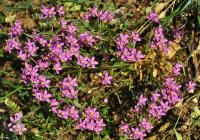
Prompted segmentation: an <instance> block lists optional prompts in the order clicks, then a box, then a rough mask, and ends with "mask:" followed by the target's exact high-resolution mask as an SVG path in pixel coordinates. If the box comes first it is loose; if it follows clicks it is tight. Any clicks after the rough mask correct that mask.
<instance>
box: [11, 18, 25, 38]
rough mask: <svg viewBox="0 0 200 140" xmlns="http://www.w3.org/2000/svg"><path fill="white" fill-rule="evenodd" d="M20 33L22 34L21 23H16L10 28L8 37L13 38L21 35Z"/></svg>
mask: <svg viewBox="0 0 200 140" xmlns="http://www.w3.org/2000/svg"><path fill="white" fill-rule="evenodd" d="M22 32H23V29H22V23H21V22H20V21H16V22H15V23H14V25H13V26H12V28H11V32H10V33H9V35H10V36H11V38H13V37H15V36H18V35H21V33H22Z"/></svg>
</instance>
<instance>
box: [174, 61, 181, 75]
mask: <svg viewBox="0 0 200 140" xmlns="http://www.w3.org/2000/svg"><path fill="white" fill-rule="evenodd" d="M182 68H183V65H182V64H180V63H176V64H175V65H174V67H173V69H172V74H173V75H174V76H178V75H180V74H181V69H182Z"/></svg>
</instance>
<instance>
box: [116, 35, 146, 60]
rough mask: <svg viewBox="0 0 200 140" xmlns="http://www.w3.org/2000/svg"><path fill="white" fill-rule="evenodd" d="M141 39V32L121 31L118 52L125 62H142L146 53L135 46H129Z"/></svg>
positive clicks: (117, 40)
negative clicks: (126, 32) (129, 32)
mask: <svg viewBox="0 0 200 140" xmlns="http://www.w3.org/2000/svg"><path fill="white" fill-rule="evenodd" d="M138 41H141V39H140V37H139V34H138V33H136V32H132V33H131V35H129V34H123V33H121V34H120V35H119V37H118V38H117V39H116V43H117V48H118V54H119V56H120V58H121V60H122V61H125V62H140V61H141V60H142V59H143V58H144V55H143V54H142V53H141V51H140V50H136V49H135V48H129V47H128V45H129V44H131V43H132V44H135V43H136V42H138Z"/></svg>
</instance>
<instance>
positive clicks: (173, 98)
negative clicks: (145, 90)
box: [120, 77, 182, 140]
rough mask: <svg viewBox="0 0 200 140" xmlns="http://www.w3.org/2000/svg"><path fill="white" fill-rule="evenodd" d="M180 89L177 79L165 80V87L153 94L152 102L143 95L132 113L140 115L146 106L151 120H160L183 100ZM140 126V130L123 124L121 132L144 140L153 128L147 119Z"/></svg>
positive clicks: (132, 137)
mask: <svg viewBox="0 0 200 140" xmlns="http://www.w3.org/2000/svg"><path fill="white" fill-rule="evenodd" d="M180 88H181V85H179V84H178V83H177V82H176V80H175V78H171V77H169V78H165V79H164V82H163V87H162V88H161V89H160V90H157V91H155V92H153V93H152V95H151V98H150V100H148V98H146V97H145V96H144V95H143V94H141V95H140V96H139V98H138V99H137V103H136V105H135V106H134V108H133V109H132V111H133V112H134V113H135V114H139V113H140V112H142V111H143V109H144V107H145V106H146V107H147V113H148V116H149V118H154V119H160V118H161V117H162V116H165V115H166V113H167V111H168V110H170V109H172V108H173V107H174V105H175V104H176V103H177V102H178V101H180V100H181V99H182V95H181V91H180ZM132 117H134V116H132ZM138 126H139V127H140V128H138V127H136V128H135V127H133V126H131V125H129V124H127V123H124V122H122V123H121V127H120V131H121V132H122V133H123V134H126V135H127V136H129V138H131V139H141V140H143V139H144V137H145V136H146V135H147V133H150V131H151V129H152V128H153V126H151V125H150V123H149V122H148V121H147V120H146V119H145V118H144V119H143V120H142V121H140V123H139V125H138Z"/></svg>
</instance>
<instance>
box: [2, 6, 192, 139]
mask: <svg viewBox="0 0 200 140" xmlns="http://www.w3.org/2000/svg"><path fill="white" fill-rule="evenodd" d="M57 17H59V18H57ZM53 18H56V19H57V20H58V21H59V25H58V28H59V30H56V32H55V31H54V30H52V31H53V34H50V33H48V32H46V33H44V34H43V33H42V32H45V31H44V30H42V32H40V31H39V30H36V29H33V31H32V33H31V34H30V36H31V37H27V38H26V40H25V41H21V40H20V36H21V34H23V33H24V32H25V31H24V30H23V29H22V24H21V23H20V22H19V21H16V22H15V23H14V25H13V27H12V28H11V30H10V33H9V39H8V40H7V41H6V47H5V48H4V49H5V51H6V52H8V53H12V54H16V56H17V57H18V58H19V59H20V62H21V64H22V65H23V69H22V74H21V79H22V81H23V82H24V83H25V84H26V85H27V86H30V87H31V89H32V93H33V97H34V98H35V100H36V101H37V102H38V103H39V104H40V103H41V102H43V103H47V104H49V107H50V110H51V111H52V112H53V114H55V115H56V116H57V117H59V118H62V119H64V120H65V119H70V120H72V121H73V123H74V124H75V128H76V129H78V130H81V131H84V130H86V131H88V130H89V131H90V132H96V133H98V134H99V133H101V132H102V131H103V129H104V128H105V126H106V121H104V119H106V118H103V117H102V116H101V114H100V113H101V110H100V109H99V108H98V107H96V106H95V105H89V104H87V103H86V106H82V105H83V104H84V103H80V102H81V101H82V97H81V96H80V95H81V94H83V93H82V92H83V90H82V88H83V87H84V86H86V85H89V84H85V85H84V84H83V83H82V82H83V80H82V79H81V75H82V74H85V73H87V72H88V71H89V72H90V71H92V72H94V73H96V72H97V71H101V72H102V73H103V75H102V76H101V77H100V80H101V84H100V85H101V86H102V87H103V88H108V87H112V85H115V86H116V85H117V84H115V80H114V79H115V77H114V74H113V73H114V71H115V70H114V69H112V71H111V70H108V69H109V66H108V67H105V68H104V67H103V68H102V66H103V65H104V64H105V63H106V64H109V65H110V64H111V65H112V64H113V63H115V62H117V63H120V64H130V66H133V65H135V68H134V70H133V68H132V67H130V71H135V69H137V66H141V64H142V62H143V61H145V59H146V56H147V55H146V51H145V50H144V49H143V48H142V47H141V46H140V43H142V42H143V41H144V40H143V35H142V34H140V32H137V31H136V30H130V31H124V32H120V33H117V35H116V38H114V37H113V38H109V39H108V40H109V41H111V43H110V44H111V46H110V44H109V45H107V46H106V49H105V50H104V49H102V48H101V47H102V46H101V45H102V44H103V45H104V43H105V42H106V41H107V40H106V39H107V35H105V36H104V33H103V32H100V33H99V32H95V30H96V29H94V30H91V29H89V28H84V29H83V28H81V27H79V26H80V23H79V24H77V23H76V22H72V21H69V20H66V19H65V8H64V6H58V7H54V6H42V8H41V15H40V17H39V19H41V20H42V21H44V22H49V21H50V20H51V19H53ZM114 18H116V17H115V14H114V13H112V12H110V11H105V10H100V9H98V8H97V7H94V8H92V9H89V11H88V12H86V14H85V15H84V16H83V19H81V21H83V22H89V23H91V22H93V21H94V20H96V21H97V23H101V26H102V25H105V24H106V25H109V24H110V22H111V21H112V20H113V19H114ZM147 19H149V21H151V22H154V23H155V24H156V26H157V27H155V29H154V35H153V38H152V42H151V44H150V47H149V48H148V49H151V51H155V52H156V53H159V52H162V53H163V52H164V53H168V52H169V51H170V44H171V41H170V40H168V39H167V38H166V37H165V34H164V28H163V27H162V25H159V23H160V21H159V20H158V15H157V14H156V13H155V12H151V13H150V14H149V15H148V16H147ZM89 25H90V24H89ZM91 26H92V24H91ZM46 34H48V35H46ZM99 36H100V37H99ZM101 38H102V39H101ZM174 38H178V39H181V38H182V33H181V32H179V31H177V32H174ZM104 39H105V40H106V41H105V42H104ZM106 43H108V42H106ZM112 47H113V48H112ZM112 49H113V50H112ZM100 51H102V52H101V53H98V52H100ZM112 52H114V53H112ZM118 59H119V60H118ZM116 60H117V61H116ZM118 61H119V62H118ZM111 67H112V66H111ZM123 68H124V69H125V67H123ZM182 68H183V65H182V64H181V63H175V65H174V67H173V68H172V72H171V73H170V74H169V77H164V78H163V79H161V81H162V82H161V87H158V88H157V89H156V90H155V91H152V92H151V93H150V95H149V96H147V95H146V94H147V93H146V92H140V94H139V96H137V98H136V103H135V105H134V106H133V107H132V108H131V109H130V110H131V113H132V114H134V115H133V118H129V119H123V120H122V121H121V126H120V128H119V129H120V132H121V133H123V134H125V135H128V137H129V138H130V139H144V138H145V136H147V134H148V133H150V132H151V130H152V129H153V127H154V126H153V123H152V122H151V120H152V119H154V120H159V119H161V118H162V117H163V116H165V115H166V114H167V111H168V110H170V109H172V108H173V107H174V106H175V104H176V103H177V102H179V101H180V100H181V99H182V96H183V95H182V92H181V84H180V83H179V82H178V81H177V79H176V78H177V77H178V76H180V75H181V74H182ZM104 69H106V70H104ZM74 71H75V73H73V72H74ZM84 72H85V73H84ZM111 74H112V76H111ZM86 77H87V76H86ZM130 77H131V76H130ZM116 79H117V78H116ZM85 81H86V82H89V81H87V80H85ZM82 84H83V85H82ZM186 88H187V90H188V92H190V93H193V92H194V90H195V83H194V82H192V81H190V82H189V83H187V84H186ZM52 89H53V90H52ZM79 89H80V90H79ZM106 90H107V89H106ZM111 90H112V89H111ZM84 94H85V93H84ZM106 99H107V98H106ZM79 101H80V102H79ZM77 102H79V103H80V104H81V105H77V104H75V103H77ZM104 102H105V103H106V104H108V102H109V100H104ZM79 103H78V104H79ZM144 112H146V115H145V116H142V115H143V113H144ZM137 115H139V116H141V117H140V118H142V119H140V120H138V121H137V123H135V124H134V125H133V124H132V123H130V122H128V121H127V120H131V121H135V120H134V117H135V116H137ZM127 116H128V115H127ZM20 117H21V115H20V114H18V115H16V116H15V117H11V118H10V121H11V123H12V124H11V125H10V126H9V127H10V131H13V132H16V133H18V134H19V135H22V134H23V133H24V132H25V131H26V128H25V126H24V125H23V124H22V123H19V124H18V123H15V121H17V120H20Z"/></svg>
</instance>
